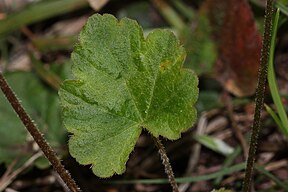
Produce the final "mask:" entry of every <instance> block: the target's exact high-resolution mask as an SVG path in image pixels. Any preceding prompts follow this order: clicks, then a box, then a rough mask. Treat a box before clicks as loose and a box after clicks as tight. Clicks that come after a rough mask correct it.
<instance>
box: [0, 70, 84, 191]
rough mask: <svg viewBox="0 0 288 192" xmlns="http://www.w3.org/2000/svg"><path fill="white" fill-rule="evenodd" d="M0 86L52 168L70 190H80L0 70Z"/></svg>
mask: <svg viewBox="0 0 288 192" xmlns="http://www.w3.org/2000/svg"><path fill="white" fill-rule="evenodd" d="M0 87H1V89H2V91H3V93H4V95H5V96H6V98H7V100H8V101H9V103H10V104H11V106H12V107H13V109H14V111H15V112H16V113H17V115H18V116H19V118H20V119H21V121H22V123H23V124H24V126H25V127H26V128H27V130H28V131H29V133H30V134H31V135H32V137H33V138H34V140H35V142H36V143H37V144H38V145H39V147H40V149H41V150H42V151H43V153H44V154H45V156H46V157H47V159H48V160H49V161H50V163H51V164H52V166H53V168H54V169H55V170H56V172H57V173H58V174H59V175H60V177H61V178H62V179H63V181H64V182H65V183H66V185H67V187H68V188H69V189H70V190H71V191H72V192H80V191H81V190H80V189H79V188H78V186H77V184H76V183H75V181H74V180H73V179H72V177H71V175H70V174H69V172H68V171H67V170H66V169H65V168H64V166H63V165H62V164H61V162H60V160H59V159H58V158H57V155H56V153H55V152H54V151H53V149H52V148H51V147H50V146H49V144H48V143H47V142H46V141H45V139H44V137H43V136H42V134H41V133H40V132H39V130H38V128H37V127H36V125H35V124H34V123H33V121H32V119H31V118H30V117H29V115H28V114H27V113H26V111H25V110H24V108H23V107H22V106H21V104H20V102H19V101H18V99H17V98H16V96H15V94H14V93H13V91H12V90H11V88H10V87H9V85H8V83H7V82H6V80H5V78H4V77H3V75H2V73H1V72H0Z"/></svg>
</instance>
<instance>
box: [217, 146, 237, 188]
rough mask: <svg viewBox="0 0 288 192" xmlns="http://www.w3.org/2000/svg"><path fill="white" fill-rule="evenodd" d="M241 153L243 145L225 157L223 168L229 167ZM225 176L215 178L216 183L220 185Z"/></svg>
mask: <svg viewBox="0 0 288 192" xmlns="http://www.w3.org/2000/svg"><path fill="white" fill-rule="evenodd" d="M240 153H241V147H239V146H238V147H237V148H236V149H235V150H234V152H233V153H232V154H230V155H228V156H227V158H226V159H225V161H224V163H223V166H222V169H223V170H224V169H228V168H229V166H230V165H232V163H233V161H234V160H235V158H236V157H238V155H239V154H240ZM222 178H223V176H219V177H218V178H216V179H215V182H214V183H215V184H216V185H219V184H220V182H221V181H222Z"/></svg>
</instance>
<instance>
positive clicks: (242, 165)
mask: <svg viewBox="0 0 288 192" xmlns="http://www.w3.org/2000/svg"><path fill="white" fill-rule="evenodd" d="M245 166H246V164H245V163H240V164H237V165H234V166H231V167H228V168H227V169H221V170H219V171H217V172H215V173H211V174H207V175H200V176H193V177H183V178H176V182H177V183H193V182H198V181H206V180H211V179H216V178H217V177H221V176H225V175H229V174H232V173H235V172H238V171H241V170H244V169H245ZM107 183H110V184H137V183H142V184H167V183H169V181H168V179H136V180H122V181H107Z"/></svg>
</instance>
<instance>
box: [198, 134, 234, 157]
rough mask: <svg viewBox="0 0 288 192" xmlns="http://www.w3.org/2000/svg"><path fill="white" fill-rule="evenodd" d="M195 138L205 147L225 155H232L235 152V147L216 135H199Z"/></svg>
mask: <svg viewBox="0 0 288 192" xmlns="http://www.w3.org/2000/svg"><path fill="white" fill-rule="evenodd" d="M194 139H195V140H196V141H198V142H199V143H201V144H202V145H204V146H205V147H207V148H209V149H211V150H213V151H215V152H217V153H221V154H223V155H225V156H227V155H230V154H232V153H233V152H234V148H232V147H231V146H229V145H228V144H226V143H225V142H224V141H222V140H220V139H217V138H214V137H210V136H208V135H197V136H195V137H194Z"/></svg>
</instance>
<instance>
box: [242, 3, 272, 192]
mask: <svg viewBox="0 0 288 192" xmlns="http://www.w3.org/2000/svg"><path fill="white" fill-rule="evenodd" d="M273 13H274V8H273V0H267V4H266V10H265V22H264V23H265V24H264V39H263V45H262V50H261V59H260V69H259V75H258V76H259V77H258V85H257V91H256V101H255V102H256V106H255V113H254V121H253V127H252V134H251V137H250V146H249V154H248V159H247V165H246V171H245V178H244V183H243V192H250V186H251V181H252V176H253V169H254V163H255V154H256V150H257V147H258V135H259V131H260V122H261V110H262V108H263V103H264V92H265V84H266V78H267V70H268V59H269V53H270V44H271V34H272V19H273Z"/></svg>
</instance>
